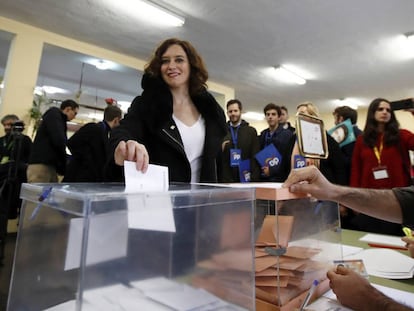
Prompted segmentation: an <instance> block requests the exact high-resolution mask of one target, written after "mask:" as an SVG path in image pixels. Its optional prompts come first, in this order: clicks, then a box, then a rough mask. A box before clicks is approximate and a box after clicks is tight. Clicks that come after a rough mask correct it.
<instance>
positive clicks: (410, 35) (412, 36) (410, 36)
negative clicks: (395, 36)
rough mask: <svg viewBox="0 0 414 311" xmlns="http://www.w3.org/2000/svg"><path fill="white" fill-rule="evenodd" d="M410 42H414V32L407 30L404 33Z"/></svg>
mask: <svg viewBox="0 0 414 311" xmlns="http://www.w3.org/2000/svg"><path fill="white" fill-rule="evenodd" d="M404 35H405V37H406V38H407V41H408V42H409V43H410V44H414V32H407V33H406V34H404Z"/></svg>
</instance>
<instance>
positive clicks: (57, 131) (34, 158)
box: [29, 107, 67, 175]
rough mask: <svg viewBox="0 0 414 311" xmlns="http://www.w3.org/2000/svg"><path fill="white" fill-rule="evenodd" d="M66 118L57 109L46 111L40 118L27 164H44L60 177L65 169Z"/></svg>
mask: <svg viewBox="0 0 414 311" xmlns="http://www.w3.org/2000/svg"><path fill="white" fill-rule="evenodd" d="M66 121H67V117H66V115H65V114H64V113H63V112H62V110H60V109H59V108H57V107H52V108H50V109H48V110H47V111H46V112H45V113H44V114H43V117H42V123H41V124H40V127H39V129H38V130H37V133H36V137H35V139H34V142H33V147H32V152H31V154H30V159H29V164H45V165H50V166H52V167H54V168H56V172H57V173H58V174H60V175H64V174H65V169H66V140H67V136H66V131H67V126H66Z"/></svg>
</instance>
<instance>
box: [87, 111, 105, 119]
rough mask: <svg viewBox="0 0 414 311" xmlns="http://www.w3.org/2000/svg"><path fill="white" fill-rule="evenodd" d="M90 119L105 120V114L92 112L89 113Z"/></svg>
mask: <svg viewBox="0 0 414 311" xmlns="http://www.w3.org/2000/svg"><path fill="white" fill-rule="evenodd" d="M88 119H93V120H103V113H101V112H90V113H88Z"/></svg>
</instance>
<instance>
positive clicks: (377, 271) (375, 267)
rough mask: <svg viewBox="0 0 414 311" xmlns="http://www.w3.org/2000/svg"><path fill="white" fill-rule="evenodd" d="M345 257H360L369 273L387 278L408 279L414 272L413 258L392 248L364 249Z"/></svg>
mask: <svg viewBox="0 0 414 311" xmlns="http://www.w3.org/2000/svg"><path fill="white" fill-rule="evenodd" d="M347 259H362V260H363V261H364V265H365V268H366V269H367V272H368V274H369V275H374V276H378V277H383V278H387V279H409V278H412V277H413V274H414V259H413V258H411V257H409V256H407V255H404V254H401V253H400V252H398V251H395V250H392V249H387V248H371V249H364V250H363V251H362V252H359V253H358V254H355V255H352V256H348V257H347Z"/></svg>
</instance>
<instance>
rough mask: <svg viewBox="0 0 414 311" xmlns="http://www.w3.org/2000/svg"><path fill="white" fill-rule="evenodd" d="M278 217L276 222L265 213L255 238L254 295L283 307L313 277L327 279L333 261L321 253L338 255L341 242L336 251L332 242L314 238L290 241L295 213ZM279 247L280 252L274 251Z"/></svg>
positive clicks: (307, 288) (308, 283)
mask: <svg viewBox="0 0 414 311" xmlns="http://www.w3.org/2000/svg"><path fill="white" fill-rule="evenodd" d="M277 218H278V219H277V222H276V216H273V215H266V217H265V219H264V221H263V225H262V228H261V231H260V234H259V236H258V238H257V240H256V249H255V272H256V298H258V299H259V300H262V301H265V302H267V303H270V304H273V305H276V306H282V307H283V306H286V305H287V304H288V303H290V302H291V301H293V300H294V299H296V298H297V297H299V296H300V295H301V294H303V293H304V292H305V291H307V290H309V288H310V287H311V285H312V283H313V282H314V281H315V280H317V281H320V282H323V281H324V280H325V279H326V271H327V270H328V269H329V268H330V267H332V266H333V262H327V260H326V258H324V256H321V254H328V253H333V254H335V258H337V256H338V255H339V254H340V252H341V246H340V245H339V244H337V245H336V251H335V250H334V249H333V248H332V246H333V245H331V244H329V245H328V244H326V245H325V244H324V243H319V241H317V240H310V239H307V240H306V241H303V243H299V242H298V241H295V242H291V241H290V239H291V232H292V228H293V222H294V217H293V216H285V215H279V216H277ZM326 247H328V248H326ZM278 251H280V252H282V253H281V254H280V255H277V252H278ZM328 261H329V260H328Z"/></svg>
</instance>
